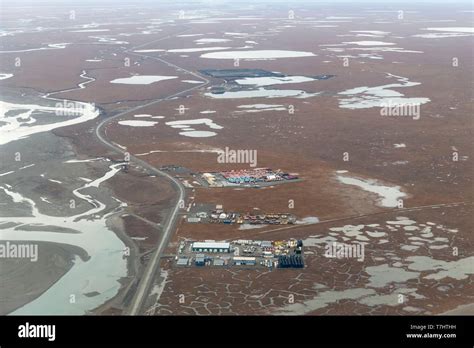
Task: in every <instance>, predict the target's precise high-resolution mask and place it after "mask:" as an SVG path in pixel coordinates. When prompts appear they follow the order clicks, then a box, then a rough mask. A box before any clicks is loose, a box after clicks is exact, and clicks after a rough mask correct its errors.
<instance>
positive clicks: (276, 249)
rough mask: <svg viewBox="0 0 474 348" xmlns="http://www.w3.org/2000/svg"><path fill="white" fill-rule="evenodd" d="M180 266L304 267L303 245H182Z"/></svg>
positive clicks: (252, 242)
mask: <svg viewBox="0 0 474 348" xmlns="http://www.w3.org/2000/svg"><path fill="white" fill-rule="evenodd" d="M176 264H177V265H178V266H188V267H190V266H198V267H199V266H260V267H268V268H302V267H304V262H303V242H302V241H301V240H296V239H290V240H288V241H259V240H237V241H232V242H216V241H202V242H201V241H196V242H189V241H188V242H184V241H183V242H181V243H180V245H179V248H178V255H177V256H176Z"/></svg>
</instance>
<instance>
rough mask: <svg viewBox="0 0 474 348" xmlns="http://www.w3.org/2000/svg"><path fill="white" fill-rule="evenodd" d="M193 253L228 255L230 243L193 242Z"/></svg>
mask: <svg viewBox="0 0 474 348" xmlns="http://www.w3.org/2000/svg"><path fill="white" fill-rule="evenodd" d="M192 250H193V252H201V253H228V252H230V243H227V242H194V243H193V249H192Z"/></svg>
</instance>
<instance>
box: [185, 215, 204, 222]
mask: <svg viewBox="0 0 474 348" xmlns="http://www.w3.org/2000/svg"><path fill="white" fill-rule="evenodd" d="M186 221H187V222H191V223H197V222H201V218H200V217H195V216H190V217H188V218H187V220H186Z"/></svg>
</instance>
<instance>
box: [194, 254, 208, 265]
mask: <svg viewBox="0 0 474 348" xmlns="http://www.w3.org/2000/svg"><path fill="white" fill-rule="evenodd" d="M194 263H195V265H196V266H204V265H205V264H206V257H205V256H204V254H197V255H196V261H195V262H194Z"/></svg>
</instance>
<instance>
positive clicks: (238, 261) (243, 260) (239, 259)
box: [234, 256, 257, 266]
mask: <svg viewBox="0 0 474 348" xmlns="http://www.w3.org/2000/svg"><path fill="white" fill-rule="evenodd" d="M234 264H235V265H236V266H255V265H256V264H257V260H256V258H255V257H245V256H236V257H234Z"/></svg>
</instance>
